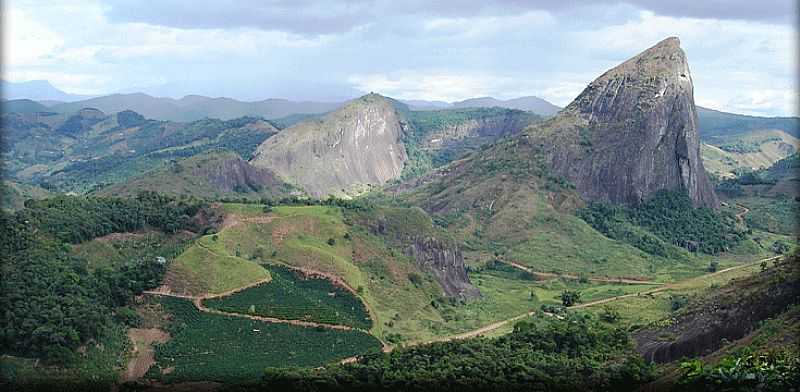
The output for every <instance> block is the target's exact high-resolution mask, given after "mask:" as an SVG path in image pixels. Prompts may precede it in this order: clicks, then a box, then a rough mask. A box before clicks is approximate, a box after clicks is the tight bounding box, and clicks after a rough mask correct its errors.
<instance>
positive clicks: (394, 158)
mask: <svg viewBox="0 0 800 392" xmlns="http://www.w3.org/2000/svg"><path fill="white" fill-rule="evenodd" d="M397 105H398V104H397V103H396V102H393V101H390V100H389V99H387V98H384V97H382V96H380V95H377V94H369V95H366V96H363V97H361V98H358V99H356V100H353V101H351V102H350V103H348V104H347V105H345V106H344V107H343V108H341V109H339V110H336V111H334V112H331V113H329V114H328V115H326V116H324V117H323V118H322V119H320V120H312V121H306V122H302V123H299V124H296V125H294V126H292V127H290V128H287V129H285V130H283V131H282V132H281V133H279V134H278V135H276V136H274V137H272V138H270V139H267V140H266V141H265V142H264V143H263V144H261V145H260V146H259V147H258V150H257V151H256V154H255V156H254V157H253V159H252V160H251V163H252V164H253V165H254V166H257V167H264V168H268V169H271V170H273V171H274V172H275V173H277V174H278V175H279V176H281V177H282V178H283V179H284V180H285V181H287V182H290V183H293V184H294V185H297V186H299V187H300V188H302V189H304V190H305V191H306V192H307V193H308V194H309V195H311V196H315V197H325V196H327V195H337V196H342V195H348V194H355V193H359V192H360V191H363V190H364V189H366V188H367V187H369V186H380V185H383V184H384V183H386V182H387V181H389V180H393V179H396V178H398V177H400V174H401V173H402V171H403V166H404V163H405V161H406V159H407V156H406V150H405V147H404V145H403V143H402V140H401V139H402V136H403V132H404V129H405V127H406V126H407V125H406V122H405V120H404V117H403V116H402V114H401V113H400V112H399V111H398V108H397Z"/></svg>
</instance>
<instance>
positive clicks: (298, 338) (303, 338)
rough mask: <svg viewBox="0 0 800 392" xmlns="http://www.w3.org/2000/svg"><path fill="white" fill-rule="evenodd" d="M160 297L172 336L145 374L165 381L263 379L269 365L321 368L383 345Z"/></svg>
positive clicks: (361, 334) (361, 335)
mask: <svg viewBox="0 0 800 392" xmlns="http://www.w3.org/2000/svg"><path fill="white" fill-rule="evenodd" d="M158 301H160V303H161V304H162V306H163V307H164V310H165V311H166V312H167V313H169V314H170V315H171V323H170V327H169V332H170V335H171V339H170V340H169V341H168V342H167V343H164V344H162V345H159V346H157V347H156V361H157V363H156V365H154V366H153V367H152V368H151V369H150V371H149V372H148V374H147V375H146V377H148V378H156V379H160V380H163V381H165V382H180V381H200V380H202V381H220V382H232V381H245V380H258V379H259V378H260V377H261V376H262V375H263V372H264V369H265V368H267V367H286V366H300V367H316V366H321V365H324V364H329V363H332V362H336V361H338V360H340V359H342V358H346V357H349V356H353V355H358V354H363V353H365V352H368V351H377V350H380V347H381V346H380V342H379V341H378V340H377V339H375V338H374V337H372V336H370V335H368V334H366V333H364V332H360V331H357V330H351V331H342V330H332V329H326V328H305V327H298V326H293V325H289V324H270V323H264V322H260V321H255V320H250V319H246V318H240V317H233V316H220V315H214V314H208V313H202V312H200V311H199V310H197V308H195V307H194V305H193V304H192V303H191V302H189V301H188V300H183V299H179V298H168V297H164V298H160V299H158ZM168 368H172V369H170V370H171V371H170V372H168V373H167V372H163V369H168ZM165 373H166V374H165Z"/></svg>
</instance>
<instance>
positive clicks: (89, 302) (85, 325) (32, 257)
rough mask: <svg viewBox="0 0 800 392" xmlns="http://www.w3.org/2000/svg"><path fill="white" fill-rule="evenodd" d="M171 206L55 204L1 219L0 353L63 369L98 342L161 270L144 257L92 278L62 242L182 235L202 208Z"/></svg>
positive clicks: (146, 199) (87, 201)
mask: <svg viewBox="0 0 800 392" xmlns="http://www.w3.org/2000/svg"><path fill="white" fill-rule="evenodd" d="M173 202H174V201H172V200H167V199H164V198H161V197H160V196H157V195H142V197H140V198H138V199H135V200H130V201H126V200H121V199H113V198H107V199H100V198H78V197H67V196H60V197H57V198H54V199H49V200H43V201H32V202H29V203H27V205H28V206H27V207H26V208H25V209H23V210H21V211H18V212H17V213H15V214H14V215H9V214H6V213H2V214H0V221H2V222H0V223H2V225H0V226H1V229H0V230H2V232H0V253H1V254H2V255H3V263H2V277H3V278H2V281H1V282H0V294H2V295H0V308H1V309H3V312H4V313H3V317H2V318H0V342H1V343H2V351H3V352H4V353H14V354H24V355H26V356H37V357H43V358H46V359H48V360H51V361H53V362H59V363H64V362H69V361H70V360H71V359H72V358H73V357H74V355H75V350H76V349H77V348H78V347H79V346H80V345H81V344H83V343H85V342H87V341H89V340H90V339H95V338H97V336H98V335H99V333H100V332H101V331H102V330H104V329H105V328H106V327H108V326H109V325H110V324H111V323H114V318H115V317H112V316H115V313H116V312H117V311H120V310H121V309H120V308H121V307H123V306H125V305H127V304H128V303H130V301H131V300H132V298H133V296H134V295H137V294H140V293H141V292H142V291H143V290H145V289H148V288H152V287H155V286H156V285H157V284H158V282H160V280H161V278H162V276H163V274H164V272H165V268H166V266H165V264H164V263H162V262H159V260H157V259H155V258H151V257H144V258H134V259H130V260H128V261H126V262H125V263H122V264H120V265H116V266H114V267H113V268H109V267H103V268H97V269H94V270H91V271H90V270H89V269H88V268H87V265H88V264H89V263H88V262H87V261H86V260H83V259H81V258H78V257H75V256H74V255H72V254H71V253H70V246H69V245H68V244H67V242H75V243H77V242H80V241H84V240H90V239H92V238H95V237H98V236H101V235H105V234H108V233H111V232H117V231H119V232H122V231H129V230H134V229H137V228H141V227H143V225H145V224H152V225H153V226H154V227H158V228H160V229H162V230H164V231H175V230H178V229H187V228H189V226H190V225H189V220H188V219H182V218H181V217H182V216H183V213H187V212H189V211H194V212H197V211H198V210H199V209H200V208H203V207H202V206H201V205H196V204H186V205H185V206H184V208H183V209H180V208H178V206H177V205H173V204H171V203H173ZM169 210H172V211H169ZM176 211H177V212H176ZM173 214H176V215H173ZM175 216H177V217H178V218H175ZM116 320H117V321H126V320H130V318H128V317H116Z"/></svg>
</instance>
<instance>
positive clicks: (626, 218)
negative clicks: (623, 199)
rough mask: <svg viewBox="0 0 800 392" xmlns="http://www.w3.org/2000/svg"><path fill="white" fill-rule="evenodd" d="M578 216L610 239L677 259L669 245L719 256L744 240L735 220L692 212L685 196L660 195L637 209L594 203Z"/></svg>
mask: <svg viewBox="0 0 800 392" xmlns="http://www.w3.org/2000/svg"><path fill="white" fill-rule="evenodd" d="M578 215H579V216H580V217H581V218H582V219H583V220H584V221H586V222H587V223H589V225H591V226H592V227H594V228H595V229H596V230H598V231H600V232H601V233H603V234H605V235H606V236H608V237H610V238H614V239H616V240H620V241H624V242H627V243H629V244H631V245H633V246H635V247H637V248H639V249H641V250H643V251H645V252H647V253H650V254H654V255H658V256H663V257H670V258H674V257H680V254H679V253H678V252H677V251H676V250H675V249H673V248H672V247H671V246H670V245H675V246H678V247H680V248H684V249H687V250H689V251H693V252H702V253H708V254H718V253H719V252H722V251H725V250H727V249H730V248H731V247H732V246H734V245H736V244H737V243H738V242H739V241H741V240H742V239H743V238H744V235H745V233H744V232H742V231H740V230H738V229H737V228H736V224H735V218H734V217H733V216H730V215H725V214H723V213H720V212H716V211H714V210H711V209H709V208H694V207H693V206H692V201H691V200H690V199H689V196H688V195H687V194H686V193H684V192H674V191H659V192H657V193H656V194H655V195H654V196H653V197H652V198H651V199H650V200H648V201H646V202H644V203H642V204H641V205H639V206H636V207H625V206H619V205H611V204H608V203H602V202H595V203H591V204H589V206H587V207H586V208H584V209H581V210H579V211H578Z"/></svg>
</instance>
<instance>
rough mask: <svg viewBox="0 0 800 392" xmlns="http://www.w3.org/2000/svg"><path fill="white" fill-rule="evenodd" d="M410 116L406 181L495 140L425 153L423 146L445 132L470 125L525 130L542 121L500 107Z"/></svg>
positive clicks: (465, 142) (405, 138)
mask: <svg viewBox="0 0 800 392" xmlns="http://www.w3.org/2000/svg"><path fill="white" fill-rule="evenodd" d="M407 115H408V120H409V122H410V126H409V128H408V130H407V131H406V132H405V134H404V136H403V144H404V145H405V147H406V154H407V155H408V160H407V161H406V164H405V167H404V169H403V175H402V178H403V179H405V178H413V177H417V176H420V175H422V174H424V173H427V172H428V171H430V170H431V169H432V168H434V167H439V166H443V165H446V164H448V163H450V162H452V161H453V160H455V159H458V158H460V157H462V156H464V155H466V154H467V153H469V152H471V151H474V150H477V149H478V148H479V147H480V146H481V145H483V144H485V143H487V142H489V141H491V139H493V138H492V137H489V138H484V137H480V136H479V137H472V138H470V139H469V140H466V139H465V140H462V141H461V142H460V143H453V145H451V146H444V148H441V149H438V150H430V151H428V150H424V149H423V145H424V144H425V143H426V142H427V140H428V138H429V137H430V136H431V135H433V134H436V133H437V132H443V131H445V130H447V129H448V128H453V127H456V126H458V125H462V124H465V123H467V122H469V121H487V120H488V121H491V120H493V119H496V120H499V121H502V120H507V121H508V122H509V123H512V122H513V123H515V124H516V126H519V127H524V126H525V125H527V124H528V123H531V122H533V121H536V120H539V119H541V117H539V116H537V115H536V114H533V113H530V112H524V111H521V110H513V109H505V108H498V107H494V108H467V109H447V110H424V111H411V112H408V113H407Z"/></svg>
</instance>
